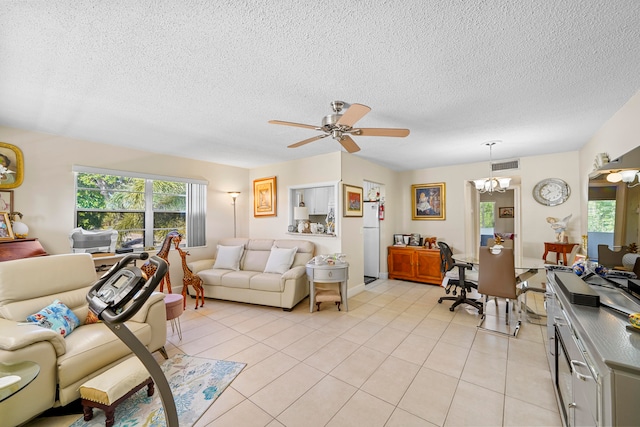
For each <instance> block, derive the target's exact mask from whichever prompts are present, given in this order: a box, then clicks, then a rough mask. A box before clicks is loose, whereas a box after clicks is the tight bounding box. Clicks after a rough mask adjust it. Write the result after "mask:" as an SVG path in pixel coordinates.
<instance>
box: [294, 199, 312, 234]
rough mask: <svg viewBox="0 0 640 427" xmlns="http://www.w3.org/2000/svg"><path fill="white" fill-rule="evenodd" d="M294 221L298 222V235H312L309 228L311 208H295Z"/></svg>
mask: <svg viewBox="0 0 640 427" xmlns="http://www.w3.org/2000/svg"><path fill="white" fill-rule="evenodd" d="M293 219H294V220H296V221H298V233H311V230H310V226H309V208H307V207H305V206H297V207H294V208H293Z"/></svg>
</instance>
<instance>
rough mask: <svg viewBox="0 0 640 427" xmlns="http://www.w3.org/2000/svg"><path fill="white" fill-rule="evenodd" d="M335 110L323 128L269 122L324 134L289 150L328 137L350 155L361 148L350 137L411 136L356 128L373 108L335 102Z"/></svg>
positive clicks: (405, 131) (403, 131)
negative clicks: (355, 125)
mask: <svg viewBox="0 0 640 427" xmlns="http://www.w3.org/2000/svg"><path fill="white" fill-rule="evenodd" d="M345 106H346V107H347V110H346V111H345V112H344V114H342V113H341V112H342V109H343V108H344V107H345ZM331 107H332V108H333V114H329V115H328V116H325V117H324V118H323V119H322V125H321V126H313V125H305V124H301V123H293V122H283V121H281V120H269V123H272V124H274V125H285V126H295V127H300V128H307V129H314V130H318V131H322V132H324V134H320V135H316V136H314V137H312V138H309V139H305V140H303V141H300V142H296V143H295V144H291V145H289V148H296V147H300V146H301V145H305V144H308V143H310V142H313V141H317V140H319V139H322V138H326V137H327V136H330V137H332V138H333V139H335V140H336V141H338V142H339V143H340V144H342V146H343V147H344V148H345V150H347V151H348V152H349V153H355V152H357V151H360V147H358V144H356V143H355V141H354V140H353V139H352V138H351V136H349V135H358V136H393V137H405V136H407V135H409V129H394V128H354V127H353V125H354V124H355V123H356V122H357V121H358V120H360V119H361V118H363V117H364V116H365V114H367V113H368V112H369V111H371V108H369V107H367V106H366V105H362V104H351V105H347V104H346V103H344V102H342V101H333V102H332V103H331Z"/></svg>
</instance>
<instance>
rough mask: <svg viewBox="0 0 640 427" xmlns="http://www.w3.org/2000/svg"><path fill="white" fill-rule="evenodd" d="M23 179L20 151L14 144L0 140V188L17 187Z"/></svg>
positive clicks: (22, 162)
mask: <svg viewBox="0 0 640 427" xmlns="http://www.w3.org/2000/svg"><path fill="white" fill-rule="evenodd" d="M23 179H24V160H23V158H22V151H21V150H20V149H19V148H18V147H16V146H15V145H11V144H7V143H5V142H0V189H5V188H16V187H19V186H20V184H22V180H23Z"/></svg>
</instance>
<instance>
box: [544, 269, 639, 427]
mask: <svg viewBox="0 0 640 427" xmlns="http://www.w3.org/2000/svg"><path fill="white" fill-rule="evenodd" d="M556 271H558V272H559V270H551V269H549V270H547V282H548V283H547V291H548V295H547V298H548V301H547V306H548V317H547V322H548V325H547V332H548V336H549V339H550V340H551V341H550V342H551V345H550V346H549V363H550V366H551V370H552V373H553V376H554V382H555V385H556V386H558V381H557V375H558V371H557V369H556V363H558V362H557V361H556V355H555V351H556V350H555V343H554V340H555V339H557V338H556V325H558V324H560V323H561V322H565V321H566V322H568V323H569V328H570V329H571V331H572V333H573V335H574V336H575V340H576V343H577V347H578V348H579V349H580V353H582V355H583V356H584V359H585V361H586V363H587V365H588V368H589V371H590V372H591V373H592V374H593V377H594V378H595V381H596V383H597V387H598V392H597V393H596V394H595V395H594V396H597V397H594V399H597V402H594V403H596V405H595V408H593V409H592V412H593V413H592V416H593V419H594V423H595V425H623V424H624V425H640V410H638V408H637V397H636V398H633V397H632V396H634V395H635V396H638V395H640V330H637V331H636V330H629V329H627V325H629V321H628V315H627V314H626V313H632V312H640V301H638V300H636V299H634V298H633V297H631V296H630V295H628V294H627V293H626V292H624V291H622V290H621V289H617V288H616V287H615V285H614V284H612V283H610V282H608V281H607V280H604V279H602V278H600V277H597V276H594V277H591V278H589V279H587V280H586V281H584V283H587V284H588V288H589V289H591V290H592V291H595V293H596V294H597V295H598V297H599V299H600V306H598V307H591V306H588V305H580V304H577V303H575V302H574V303H572V302H571V301H572V298H571V296H570V295H569V293H567V292H565V291H564V290H563V287H562V286H560V285H559V284H558V280H557V279H558V277H560V280H563V281H565V280H566V281H569V282H571V281H577V282H575V283H574V284H579V285H582V282H583V281H582V280H581V279H580V278H579V277H578V276H576V275H575V274H574V273H573V272H571V273H566V272H565V273H560V275H559V276H556ZM612 280H614V281H615V282H616V283H618V284H621V285H624V286H626V283H627V279H612ZM589 282H591V283H589ZM574 298H575V297H574ZM573 300H574V301H576V300H575V299H573ZM580 301H581V302H584V299H581V300H580ZM605 305H609V306H614V307H616V308H617V310H620V311H623V312H626V313H624V314H623V313H622V312H619V311H616V310H614V309H611V308H608V307H606V306H605ZM571 359H574V358H573V357H571ZM575 378H576V377H575V374H574V380H573V381H574V387H575V384H576V383H578V384H580V382H581V381H580V378H579V375H578V380H576V379H575ZM582 382H583V381H582ZM556 392H558V389H557V388H556ZM573 393H574V396H572V397H566V396H563V398H562V399H560V398H559V399H558V403H559V405H560V406H561V407H562V405H565V406H568V408H569V409H566V410H565V413H567V414H569V415H567V418H568V420H565V421H567V422H566V424H567V425H573V422H572V416H573V415H574V414H573V412H572V411H576V412H575V414H576V415H575V416H576V420H577V416H578V415H577V411H578V409H576V407H575V406H571V405H575V402H576V395H575V393H576V391H575V390H574V391H573ZM577 397H578V398H579V396H577ZM562 400H565V402H562ZM568 400H572V403H570V402H568ZM581 416H583V414H581ZM576 422H577V421H576Z"/></svg>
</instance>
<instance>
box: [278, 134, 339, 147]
mask: <svg viewBox="0 0 640 427" xmlns="http://www.w3.org/2000/svg"><path fill="white" fill-rule="evenodd" d="M327 136H329V135H327V134H326V133H325V134H323V135H318V136H314V137H313V138H309V139H305V140H303V141H300V142H296V143H295V144H291V145H289V146H288V147H287V148H296V147H300V146H301V145H304V144H308V143H310V142H313V141H317V140H319V139H322V138H326V137H327Z"/></svg>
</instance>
